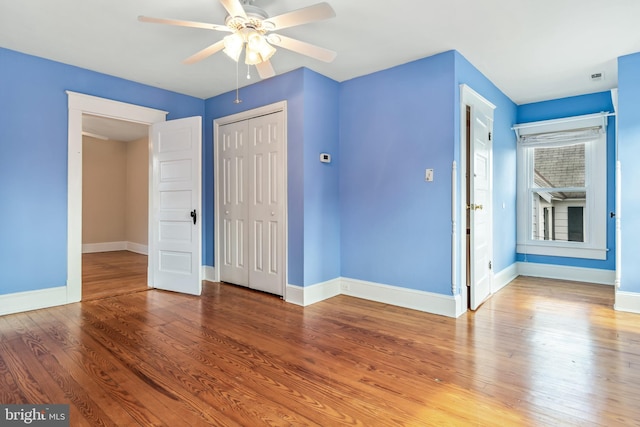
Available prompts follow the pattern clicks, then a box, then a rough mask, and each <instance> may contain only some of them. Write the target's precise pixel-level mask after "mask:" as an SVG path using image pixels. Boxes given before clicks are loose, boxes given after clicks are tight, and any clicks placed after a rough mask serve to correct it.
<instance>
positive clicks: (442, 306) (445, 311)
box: [340, 277, 459, 317]
mask: <svg viewBox="0 0 640 427" xmlns="http://www.w3.org/2000/svg"><path fill="white" fill-rule="evenodd" d="M340 287H341V291H342V294H343V295H350V296H354V297H358V298H363V299H367V300H371V301H377V302H381V303H384V304H391V305H395V306H398V307H404V308H410V309H412V310H418V311H424V312H427V313H433V314H439V315H442V316H448V317H457V316H458V315H459V314H458V310H457V305H458V304H457V301H456V298H455V297H454V296H453V295H442V294H436V293H433V292H426V291H418V290H415V289H408V288H400V287H398V286H391V285H385V284H381V283H374V282H366V281H363V280H356V279H349V278H344V277H343V278H342V279H341V286H340Z"/></svg>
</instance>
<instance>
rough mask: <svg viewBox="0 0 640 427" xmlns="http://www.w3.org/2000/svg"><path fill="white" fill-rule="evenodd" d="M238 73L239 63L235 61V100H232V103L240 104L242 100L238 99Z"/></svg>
mask: <svg viewBox="0 0 640 427" xmlns="http://www.w3.org/2000/svg"><path fill="white" fill-rule="evenodd" d="M239 75H240V64H239V62H238V61H236V100H235V101H233V103H234V104H240V103H241V102H242V100H241V99H240V83H239V77H238V76H239Z"/></svg>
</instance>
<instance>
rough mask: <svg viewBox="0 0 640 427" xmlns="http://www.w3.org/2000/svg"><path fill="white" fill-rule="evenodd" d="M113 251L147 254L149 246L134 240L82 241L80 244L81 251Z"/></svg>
mask: <svg viewBox="0 0 640 427" xmlns="http://www.w3.org/2000/svg"><path fill="white" fill-rule="evenodd" d="M113 251H130V252H135V253H137V254H142V255H148V254H149V247H148V246H147V245H142V244H140V243H134V242H102V243H84V244H83V245H82V253H83V254H90V253H95V252H113Z"/></svg>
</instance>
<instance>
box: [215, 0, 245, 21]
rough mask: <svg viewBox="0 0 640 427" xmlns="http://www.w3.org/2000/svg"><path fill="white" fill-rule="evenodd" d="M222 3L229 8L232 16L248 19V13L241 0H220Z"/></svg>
mask: <svg viewBox="0 0 640 427" xmlns="http://www.w3.org/2000/svg"><path fill="white" fill-rule="evenodd" d="M220 3H222V6H224V8H225V9H227V12H229V16H231V17H232V18H233V17H236V16H241V17H243V18H244V19H247V14H246V13H245V11H244V8H243V7H242V3H240V0H220Z"/></svg>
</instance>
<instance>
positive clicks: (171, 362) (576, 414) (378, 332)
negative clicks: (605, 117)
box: [0, 278, 640, 427]
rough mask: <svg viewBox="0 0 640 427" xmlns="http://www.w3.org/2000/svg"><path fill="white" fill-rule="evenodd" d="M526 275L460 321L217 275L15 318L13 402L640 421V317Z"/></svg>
mask: <svg viewBox="0 0 640 427" xmlns="http://www.w3.org/2000/svg"><path fill="white" fill-rule="evenodd" d="M612 306H613V289H612V288H611V287H607V286H599V285H588V284H577V283H571V282H562V281H551V280H543V279H532V278H518V279H516V280H515V281H514V282H513V283H512V284H511V285H509V286H508V287H507V288H505V289H503V290H502V291H500V292H499V293H498V294H496V295H495V296H494V297H493V298H492V299H491V300H489V301H487V302H486V303H485V304H484V305H483V306H482V307H481V308H480V310H479V311H478V312H475V313H467V314H465V315H463V316H462V317H460V318H458V319H450V318H445V317H441V316H436V315H430V314H426V313H421V312H417V311H412V310H407V309H402V308H398V307H394V306H389V305H385V304H380V303H376V302H370V301H365V300H360V299H356V298H352V297H347V296H338V297H335V298H332V299H329V300H327V301H323V302H320V303H317V304H315V305H312V306H309V307H306V308H303V307H298V306H295V305H291V304H287V303H285V302H283V301H281V300H280V299H279V298H277V297H274V296H271V295H267V294H262V293H258V292H253V291H250V290H247V289H244V288H239V287H235V286H232V285H226V284H219V283H210V282H205V286H204V293H203V295H202V296H201V297H194V296H188V295H180V294H175V293H170V292H162V291H156V290H150V291H147V292H138V293H133V294H127V295H122V296H116V297H112V298H106V299H100V300H93V301H86V302H82V303H78V304H71V305H67V306H62V307H55V308H50V309H45V310H37V311H32V312H28V313H20V314H15V315H8V316H3V317H0V402H2V403H69V404H70V405H71V425H73V426H93V425H106V426H109V425H114V426H138V425H139V426H150V425H166V426H210V425H214V426H263V425H265V426H266V425H271V426H305V425H310V426H340V425H356V426H432V425H433V426H467V425H468V426H502V427H506V426H572V425H577V426H600V425H602V426H617V425H621V426H622V425H640V405H639V404H638V398H639V396H640V316H639V315H634V314H629V313H622V312H616V311H614V310H613V309H612Z"/></svg>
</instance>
